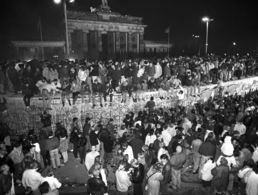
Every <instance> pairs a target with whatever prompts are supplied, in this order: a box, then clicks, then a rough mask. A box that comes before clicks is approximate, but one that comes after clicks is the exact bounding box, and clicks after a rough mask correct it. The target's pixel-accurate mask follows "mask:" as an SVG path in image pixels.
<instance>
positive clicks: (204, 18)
mask: <svg viewBox="0 0 258 195" xmlns="http://www.w3.org/2000/svg"><path fill="white" fill-rule="evenodd" d="M209 20H210V19H209V17H207V16H206V17H203V18H202V21H203V22H208V21H209Z"/></svg>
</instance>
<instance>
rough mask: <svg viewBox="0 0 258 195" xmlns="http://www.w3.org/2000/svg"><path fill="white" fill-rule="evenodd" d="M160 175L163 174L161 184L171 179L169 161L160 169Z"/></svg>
mask: <svg viewBox="0 0 258 195" xmlns="http://www.w3.org/2000/svg"><path fill="white" fill-rule="evenodd" d="M162 175H163V180H162V183H163V184H168V183H170V181H171V165H170V163H167V164H165V166H164V167H163V170H162Z"/></svg>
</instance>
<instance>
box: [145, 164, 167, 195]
mask: <svg viewBox="0 0 258 195" xmlns="http://www.w3.org/2000/svg"><path fill="white" fill-rule="evenodd" d="M147 177H148V183H147V185H148V190H147V193H148V195H159V191H160V182H161V181H162V180H163V175H162V173H161V172H157V171H156V170H153V169H152V168H151V169H150V170H149V171H148V173H147Z"/></svg>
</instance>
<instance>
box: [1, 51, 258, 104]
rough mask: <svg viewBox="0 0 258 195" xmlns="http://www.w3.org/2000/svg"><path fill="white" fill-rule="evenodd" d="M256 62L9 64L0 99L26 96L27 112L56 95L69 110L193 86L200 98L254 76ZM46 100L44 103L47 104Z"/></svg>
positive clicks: (210, 59)
mask: <svg viewBox="0 0 258 195" xmlns="http://www.w3.org/2000/svg"><path fill="white" fill-rule="evenodd" d="M257 72H258V67H257V56H251V55H246V56H242V57H240V56H228V57H218V56H215V55H210V56H208V57H177V58H164V59H156V60H151V59H137V60H124V61H112V60H109V61H106V62H104V61H88V60H74V61H69V60H66V61H59V60H52V61H37V60H32V61H30V62H8V63H2V64H1V66H0V93H1V94H2V93H5V92H10V91H11V92H14V93H22V94H23V95H24V103H25V105H26V106H27V107H29V106H30V99H31V97H33V96H34V95H36V94H41V95H42V96H43V100H44V105H45V106H46V107H47V106H48V105H49V104H50V102H51V98H52V96H53V95H55V94H56V93H60V94H61V97H62V103H63V105H65V103H66V101H67V102H68V103H69V104H70V105H71V104H72V103H71V102H70V96H71V94H72V99H73V103H75V102H76V100H77V98H78V97H81V98H82V101H84V99H85V98H84V97H85V96H86V95H89V97H90V99H92V104H93V107H95V106H96V102H95V97H96V96H98V97H99V104H100V106H103V100H102V99H104V101H105V102H106V101H107V97H109V99H110V102H112V98H113V95H114V93H122V94H123V95H122V96H123V99H122V102H125V101H126V97H127V94H129V96H130V97H131V96H132V93H133V92H135V93H137V91H147V90H157V89H160V88H161V89H164V90H167V89H169V88H171V87H177V86H178V85H180V84H182V85H184V86H195V89H194V90H193V91H192V92H191V94H190V95H194V96H196V95H198V92H199V91H198V89H199V88H198V87H199V86H200V85H203V84H209V83H216V82H217V81H218V80H221V81H229V80H232V79H233V77H237V78H238V79H239V78H241V76H245V77H246V76H251V75H256V74H257ZM46 100H48V101H46ZM136 100H137V98H135V101H136Z"/></svg>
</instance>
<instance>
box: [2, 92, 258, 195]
mask: <svg viewBox="0 0 258 195" xmlns="http://www.w3.org/2000/svg"><path fill="white" fill-rule="evenodd" d="M257 117H258V91H253V92H249V93H248V94H246V95H245V96H244V97H243V96H238V95H234V96H233V95H228V96H223V97H222V96H215V97H214V98H211V99H209V100H208V101H207V102H205V103H196V104H194V105H193V106H188V107H183V106H180V105H177V106H176V107H173V108H169V109H163V108H156V107H155V99H154V98H151V99H150V100H149V101H148V102H147V103H146V108H145V109H144V110H142V111H139V112H138V113H133V112H130V113H128V114H127V115H126V117H125V118H124V120H123V124H122V125H121V127H116V126H115V125H114V123H113V120H112V119H110V120H109V122H108V123H107V124H103V123H102V121H99V122H98V123H95V122H93V120H92V119H91V118H86V120H85V122H84V123H83V126H82V127H81V126H80V125H79V123H78V118H74V119H73V121H72V124H71V128H70V129H65V128H64V126H62V124H60V123H57V124H56V127H55V130H54V131H52V128H51V116H50V115H49V114H48V113H47V112H44V113H43V114H42V116H41V122H42V126H43V127H42V129H41V130H40V132H39V134H38V135H37V134H35V132H34V131H33V130H31V131H29V132H28V134H27V135H23V136H20V137H19V138H18V139H16V140H13V139H11V140H10V136H9V134H8V132H9V130H8V127H7V126H6V125H4V124H1V129H2V131H1V139H0V141H1V148H0V158H1V159H0V161H1V173H0V183H1V185H0V192H1V194H14V192H15V194H17V195H18V194H58V188H60V186H61V182H60V181H58V180H57V179H56V178H55V176H54V175H53V171H54V170H55V169H58V168H60V167H61V166H66V163H67V162H68V161H69V155H68V153H69V152H72V153H73V155H74V157H75V158H76V159H78V160H79V161H80V163H81V164H84V165H85V167H86V169H87V174H88V177H89V179H88V181H87V193H88V194H91V195H103V194H108V193H110V189H111V187H112V186H113V187H115V190H114V191H112V192H111V194H118V195H120V194H121V195H125V194H126V195H128V194H135V195H142V194H148V195H159V194H171V193H176V192H178V191H180V190H181V187H182V186H181V181H182V178H183V176H184V174H185V173H186V172H188V173H189V172H190V173H191V174H192V175H195V176H196V179H197V182H201V185H202V188H203V189H204V191H205V192H208V193H209V194H212V193H213V194H216V195H219V194H234V193H236V192H237V193H240V194H246V195H257V192H258V145H257V143H258V130H257V125H258V124H257V123H258V120H257ZM46 168H48V169H49V171H47V174H45V175H43V170H46Z"/></svg>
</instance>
